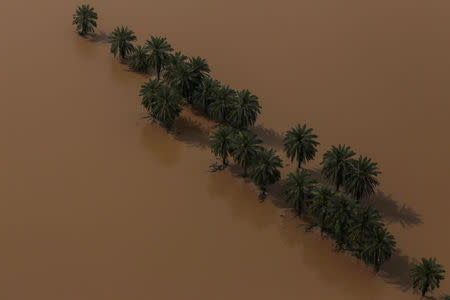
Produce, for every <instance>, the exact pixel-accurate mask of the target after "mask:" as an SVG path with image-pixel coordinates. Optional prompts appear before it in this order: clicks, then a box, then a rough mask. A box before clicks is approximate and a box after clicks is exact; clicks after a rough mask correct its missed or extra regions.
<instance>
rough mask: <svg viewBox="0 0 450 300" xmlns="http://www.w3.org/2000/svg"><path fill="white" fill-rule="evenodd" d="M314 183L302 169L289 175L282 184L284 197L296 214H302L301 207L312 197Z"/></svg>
mask: <svg viewBox="0 0 450 300" xmlns="http://www.w3.org/2000/svg"><path fill="white" fill-rule="evenodd" d="M315 184H316V181H315V180H314V179H313V178H312V177H311V175H310V174H309V172H308V171H306V170H304V169H302V170H301V171H299V170H298V169H297V170H295V172H293V173H289V174H288V175H287V177H286V181H285V182H284V185H283V187H284V197H285V199H286V202H287V203H288V204H289V205H290V206H292V207H293V208H294V209H295V210H296V211H297V213H298V214H301V213H302V210H303V205H304V203H305V201H307V200H308V199H309V198H310V197H312V195H313V191H314V190H315Z"/></svg>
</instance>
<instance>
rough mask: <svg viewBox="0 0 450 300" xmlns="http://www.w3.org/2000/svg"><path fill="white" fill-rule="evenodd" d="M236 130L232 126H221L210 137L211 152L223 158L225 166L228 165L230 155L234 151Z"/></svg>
mask: <svg viewBox="0 0 450 300" xmlns="http://www.w3.org/2000/svg"><path fill="white" fill-rule="evenodd" d="M233 136H234V132H233V129H232V128H231V127H224V126H220V127H219V128H217V129H216V130H215V131H214V132H213V134H212V135H211V138H210V139H209V143H210V147H211V152H212V153H214V155H215V156H218V157H220V158H222V163H223V167H226V166H227V165H228V155H230V154H231V152H232V140H233Z"/></svg>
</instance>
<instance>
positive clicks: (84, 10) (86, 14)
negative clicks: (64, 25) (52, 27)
mask: <svg viewBox="0 0 450 300" xmlns="http://www.w3.org/2000/svg"><path fill="white" fill-rule="evenodd" d="M97 18H98V16H97V13H96V12H95V11H94V8H93V7H90V6H89V4H88V5H84V4H83V5H81V6H78V7H77V10H76V11H75V13H74V14H73V22H72V25H77V32H78V34H80V35H83V36H84V35H86V34H88V33H91V32H94V28H95V27H97V22H96V20H97Z"/></svg>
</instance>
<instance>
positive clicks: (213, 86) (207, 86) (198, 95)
mask: <svg viewBox="0 0 450 300" xmlns="http://www.w3.org/2000/svg"><path fill="white" fill-rule="evenodd" d="M219 88H220V83H219V82H218V81H217V80H214V79H212V78H211V77H205V78H203V80H202V82H201V83H200V85H199V86H198V87H197V89H196V90H195V91H194V94H193V95H192V104H193V105H194V106H195V107H198V108H200V109H202V110H203V111H207V110H208V106H209V104H210V103H211V102H213V101H214V99H215V97H216V95H217V92H218V90H219Z"/></svg>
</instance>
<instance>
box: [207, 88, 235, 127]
mask: <svg viewBox="0 0 450 300" xmlns="http://www.w3.org/2000/svg"><path fill="white" fill-rule="evenodd" d="M235 102H236V92H235V91H234V90H233V89H232V88H230V87H229V86H228V85H226V86H220V87H219V88H218V89H217V91H216V93H215V96H214V98H213V99H212V101H211V103H210V104H209V105H208V114H209V116H211V118H213V119H215V120H217V121H218V122H226V121H227V119H228V115H229V113H230V110H231V107H232V106H233V105H234V103H235Z"/></svg>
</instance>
